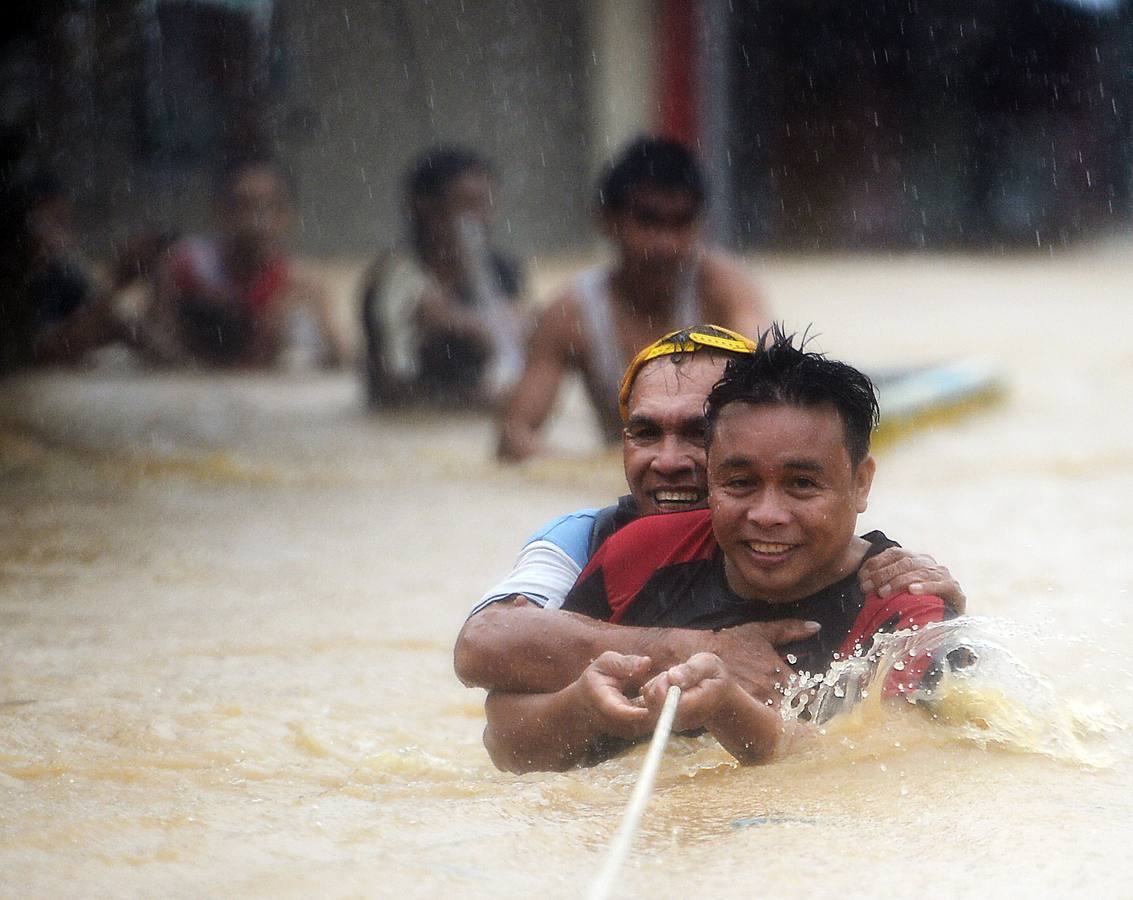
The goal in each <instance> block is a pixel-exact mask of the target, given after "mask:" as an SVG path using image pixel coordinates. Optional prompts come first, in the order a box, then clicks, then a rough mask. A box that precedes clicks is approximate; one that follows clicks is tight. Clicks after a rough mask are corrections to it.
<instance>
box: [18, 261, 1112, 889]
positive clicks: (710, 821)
mask: <svg viewBox="0 0 1133 900" xmlns="http://www.w3.org/2000/svg"><path fill="white" fill-rule="evenodd" d="M753 265H754V266H755V269H756V271H757V272H758V274H759V275H760V277H761V278H762V280H763V282H764V284H765V286H766V289H767V293H768V295H769V296H770V298H771V300H772V302H773V304H774V307H775V309H776V312H777V314H778V316H779V317H781V318H783V319H785V320H786V321H787V323H788V324H789V325H791V326H794V327H798V328H801V327H803V326H805V325H807V324H808V323H810V322H813V323H814V324H815V330H816V331H817V332H819V333H820V337H819V339H818V345H819V346H820V347H821V348H822V349H825V350H827V351H829V352H831V353H832V354H833V355H835V356H838V357H841V358H846V359H849V360H850V361H852V362H855V363H858V364H862V365H864V366H867V367H868V366H885V365H900V364H907V363H915V362H921V361H930V360H935V359H944V358H949V357H954V356H959V355H965V356H968V355H977V356H986V357H989V358H991V359H993V360H995V361H996V362H997V363H998V364H999V366H1000V367H1001V369H1002V371H1003V372H1004V374H1005V376H1006V378H1007V380H1008V383H1009V387H1010V392H1009V394H1008V396H1007V397H1006V399H1005V400H1004V401H1003V402H1001V403H1000V404H999V405H997V406H995V407H993V408H990V409H987V410H984V411H979V412H976V413H975V414H972V415H969V416H967V417H965V418H963V419H960V420H957V421H954V422H951V423H949V424H947V425H946V426H944V427H941V428H938V429H935V430H931V431H920V432H916V433H914V434H912V435H910V436H909V437H907V438H906V439H905V440H903V441H901V442H898V443H895V444H893V445H891V446H889V447H887V448H885V449H884V450H883V451H882V453H881V454H880V458H879V469H878V477H877V480H876V482H875V487H874V493H873V497H872V501H871V507H870V510H869V512H868V513H867V514H866V515H865V516H864V517H863V519H862V521H861V523H860V524H861V527H862V530H865V529H867V528H871V527H883V528H884V529H885V530H886V531H887V532H888V533H889V534H890V535H892V536H893V537H895V538H897V539H898V540H900V541H902V542H903V543H904V544H905V545H907V546H910V547H913V548H917V549H924V550H926V551H930V552H932V553H933V554H935V555H936V556H937V557H938V558H939V559H940V560H942V561H945V562H946V563H947V564H948V565H949V566H950V567H951V568H952V570H953V572H954V573H955V574H956V575H957V577H958V578H959V579H960V580H961V581H962V583H963V585H964V587H965V588H966V590H967V592H968V596H969V603H970V612H971V613H973V614H974V615H976V616H977V617H987V618H989V619H991V620H993V623H994V627H995V628H996V629H998V632H997V633H999V634H1001V635H1005V637H1004V638H1003V643H1004V645H1005V646H1008V647H1009V648H1010V651H1011V653H1012V654H1014V657H1013V658H1015V659H1017V661H1018V663H1019V665H1021V666H1024V667H1025V668H1026V671H1027V672H1028V673H1030V675H1031V676H1033V677H1034V678H1036V679H1041V683H1042V684H1043V685H1044V686H1045V687H1044V690H1045V691H1047V692H1048V693H1047V694H1044V696H1045V697H1047V700H1048V701H1049V698H1050V697H1051V696H1053V697H1055V698H1056V703H1055V705H1054V707H1053V708H1052V707H1051V706H1050V704H1049V702H1048V703H1047V705H1046V706H1044V707H1041V708H1035V709H1031V710H1029V711H1027V710H1026V709H1024V710H1023V712H1022V713H1020V710H1019V709H1018V708H1015V709H1014V713H1012V715H1010V716H1009V715H1007V714H1003V715H1002V716H1000V714H999V713H996V712H994V711H993V712H991V713H987V711H986V710H987V704H986V703H985V705H984V707H983V709H984V712H983V713H981V714H980V715H981V716H982V720H986V719H988V718H990V719H991V720H992V721H991V723H990V725H988V724H987V722H986V721H984V724H983V726H980V727H973V726H972V722H971V717H969V721H967V723H966V724H964V722H961V724H958V725H957V724H946V723H942V722H936V723H933V722H931V721H929V720H927V719H926V718H925V717H923V716H921V715H918V714H917V713H912V714H909V715H898V714H889V715H885V716H882V717H880V718H879V717H877V716H865V717H862V716H851V717H849V718H847V719H845V720H844V721H842V722H840V723H837V724H836V726H835V727H831V728H830V729H829V731H828V733H827V734H826V735H824V736H821V737H820V738H819V739H818V740H817V741H816V742H815V743H814V744H813V745H810V746H807V747H804V748H802V749H800V750H798V751H796V752H795V753H794V754H792V755H789V756H786V757H784V758H782V759H780V760H779V761H777V762H775V763H773V764H771V765H769V766H766V767H761V768H753V769H739V768H735V767H733V766H732V765H731V764H730V762H729V758H728V757H727V756H726V755H725V754H723V753H722V752H721V751H720V750H719V748H718V747H716V746H714V745H713V744H712V742H711V741H710V740H709V739H699V740H692V739H686V738H676V739H674V741H673V742H672V744H671V745H670V749H669V752H668V753H667V755H666V758H665V760H664V763H663V765H662V768H661V772H660V775H659V779H658V784H657V788H656V791H655V794H654V798H653V801H652V804H651V805H650V807H649V809H648V811H647V813H646V817H645V821H644V824H643V826H642V830H641V832H640V833H639V835H638V838H637V841H636V842H635V844H634V849H633V852H632V854H631V857H630V861H629V863H628V865H627V866H626V868H625V870H624V871H623V873H622V880H621V884H620V887H619V889H618V891H619V895H620V896H627V897H645V896H650V897H685V896H689V895H695V896H700V897H737V898H740V897H743V898H746V897H753V896H767V897H838V898H844V897H855V896H867V895H869V896H889V897H908V896H916V897H919V898H926V897H942V898H943V897H947V898H956V897H959V896H973V895H974V896H996V897H1067V896H1102V897H1117V896H1130V891H1131V890H1133V888H1131V887H1130V885H1131V884H1133V877H1131V876H1133V862H1131V856H1130V853H1129V851H1128V843H1129V840H1130V837H1131V835H1130V823H1131V822H1133V777H1131V775H1133V764H1131V762H1130V749H1131V739H1130V736H1129V733H1128V731H1127V730H1126V723H1128V722H1130V721H1133V679H1131V678H1130V673H1129V664H1128V659H1129V656H1130V653H1131V651H1133V625H1131V622H1133V615H1131V612H1130V604H1131V602H1133V597H1131V594H1130V591H1131V588H1133V574H1131V567H1130V562H1129V560H1130V545H1131V540H1133V511H1131V499H1133V415H1131V412H1133V407H1131V400H1130V397H1131V396H1133V339H1131V337H1130V325H1131V323H1133V318H1131V316H1130V310H1129V285H1130V284H1131V283H1133V253H1131V252H1130V251H1129V250H1127V249H1126V248H1125V247H1123V246H1110V247H1102V248H1095V249H1091V250H1088V251H1083V252H1080V253H1077V254H1072V255H1071V254H1067V255H1062V256H1060V257H1058V258H1054V259H1046V258H1041V257H1027V258H1008V259H1002V258H992V257H989V258H979V259H973V258H968V257H954V258H953V257H933V256H912V257H907V258H900V257H899V258H895V259H887V258H876V259H871V258H844V259H843V258H820V259H815V258H771V259H765V260H761V261H757V262H755V263H754V264H753ZM336 271H340V275H341V277H343V278H346V277H349V274H350V272H351V271H352V270H350V269H349V268H343V267H340V269H339V270H336ZM342 272H345V273H346V274H344V275H343V274H342ZM560 274H561V273H555V272H552V273H546V272H545V273H543V276H542V282H543V284H542V286H543V287H544V288H546V287H547V286H549V285H550V284H551V283H552V282H553V281H555V280H556V279H557V278H558V276H559V275H560ZM0 422H2V423H3V425H4V429H3V431H2V432H0V895H3V896H5V897H29V896H31V897H64V896H74V897H77V896H115V897H157V896H174V897H178V896H184V897H189V896H209V895H211V896H246V897H277V896H330V897H369V896H373V897H386V896H389V897H450V898H455V897H492V898H500V897H532V896H538V897H564V898H565V897H576V896H579V895H580V894H582V893H583V892H584V891H585V888H586V886H587V885H588V883H589V880H590V879H591V878H592V877H593V875H594V874H595V873H596V871H597V870H598V868H599V866H600V863H601V861H602V858H603V854H604V851H605V849H606V847H607V845H608V842H609V840H610V838H611V836H612V834H613V832H614V830H615V828H616V826H617V821H618V818H619V816H620V814H621V810H622V809H623V807H624V805H625V803H626V801H627V799H628V797H629V794H630V791H631V789H632V785H633V781H634V777H635V775H636V772H637V769H638V766H639V765H640V762H641V758H642V753H641V752H640V751H639V752H636V753H631V754H629V755H627V756H625V757H622V758H619V759H617V760H614V761H611V762H609V763H607V764H605V765H602V766H599V767H597V768H594V769H589V770H579V771H572V772H569V773H566V774H561V775H558V774H545V775H528V776H522V777H518V776H513V775H507V774H503V773H500V772H497V771H495V769H494V768H493V767H492V766H491V764H490V763H489V761H488V758H487V756H486V755H485V753H484V751H483V749H482V747H481V744H480V730H481V728H482V726H483V717H482V712H481V704H482V699H483V696H482V693H481V692H479V691H473V690H466V689H465V688H463V687H462V686H461V685H460V684H459V683H458V682H457V681H456V679H455V677H454V676H453V674H452V662H451V645H452V642H453V639H454V637H455V636H456V633H457V630H458V628H459V627H460V624H461V621H462V619H463V616H464V614H465V612H466V610H467V609H468V607H469V606H470V604H471V603H472V602H473V601H474V599H475V598H476V597H477V596H478V595H479V593H480V592H481V590H483V588H484V587H485V586H486V585H487V584H489V583H491V582H492V581H493V579H495V578H496V577H497V576H498V575H500V574H501V573H502V572H503V571H504V570H505V569H506V568H507V567H508V566H509V565H510V563H511V561H512V558H513V556H514V553H515V551H516V550H517V549H518V547H519V545H520V544H521V543H522V541H523V539H524V537H525V536H526V535H527V534H528V533H529V532H530V531H531V530H533V529H534V527H535V526H537V525H538V524H540V523H541V522H542V521H544V520H545V519H547V518H549V517H551V516H553V515H555V514H558V513H560V512H565V511H568V510H571V509H574V508H577V507H579V506H585V505H602V504H604V503H605V502H608V501H609V500H610V499H611V498H613V497H614V496H616V495H617V494H618V493H619V490H620V487H621V481H622V479H621V473H620V470H619V464H618V460H617V459H616V458H615V457H613V456H611V455H609V454H606V453H603V452H601V451H600V450H599V449H598V448H597V446H596V444H595V443H593V440H592V438H591V437H590V427H589V424H590V423H589V420H588V418H587V412H586V410H585V409H584V407H583V404H582V402H581V400H580V395H579V392H578V391H577V389H575V390H574V391H573V392H572V393H571V394H570V396H568V398H567V400H566V402H565V403H564V404H563V407H562V408H561V409H560V411H559V413H558V418H557V420H556V423H555V426H554V428H553V429H552V433H551V436H550V442H551V444H552V446H553V447H554V448H555V449H556V450H557V454H556V455H555V456H554V457H551V458H547V459H545V460H542V461H537V462H535V463H532V464H530V465H527V466H523V467H519V468H500V467H498V466H496V465H495V464H494V462H492V459H491V445H492V435H491V427H490V423H488V422H487V421H486V420H484V419H483V418H480V417H478V416H476V415H473V414H464V413H462V414H458V415H450V416H447V417H446V418H444V419H437V418H430V417H427V416H424V415H416V414H399V415H377V416H375V415H368V414H366V413H365V412H364V411H363V409H362V403H361V392H360V388H359V386H358V383H357V382H356V380H355V378H354V377H353V376H350V375H336V376H316V377H312V378H307V379H304V378H300V377H298V376H295V375H278V376H265V377H254V378H237V377H218V378H206V377H202V376H197V375H153V376H151V375H144V374H139V373H135V372H131V371H128V370H122V369H117V368H109V369H102V370H96V371H91V372H86V373H81V374H80V373H45V374H41V375H36V376H34V377H25V378H21V379H18V380H13V381H9V382H8V383H6V384H4V385H2V386H0ZM976 627H979V625H978V623H977V626H976ZM985 700H986V698H985ZM1024 706H1025V704H1024ZM964 715H965V714H963V713H961V715H960V719H961V720H962V719H963V718H964ZM997 716H1000V718H997ZM976 718H977V719H979V718H980V717H979V716H977V717H976ZM982 720H981V721H982ZM1056 732H1057V733H1056ZM1052 734H1054V736H1055V737H1056V738H1059V739H1058V740H1053V739H1052V738H1051V735H1052Z"/></svg>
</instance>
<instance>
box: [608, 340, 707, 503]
mask: <svg viewBox="0 0 1133 900" xmlns="http://www.w3.org/2000/svg"><path fill="white" fill-rule="evenodd" d="M723 373H724V360H723V359H722V358H721V357H720V356H718V355H714V354H712V353H709V352H707V351H700V352H697V353H693V354H679V355H672V356H660V357H658V358H657V359H655V360H653V361H652V362H649V363H647V364H646V365H645V366H644V367H643V368H642V370H641V371H640V372H639V373H638V375H637V378H636V379H634V382H633V390H632V391H631V392H630V395H629V419H628V421H627V423H626V427H625V431H624V434H623V438H622V457H623V460H624V462H625V472H626V481H627V482H628V483H629V489H630V493H632V494H633V496H634V499H635V500H636V501H637V505H638V508H639V509H640V510H641V513H642V515H647V516H648V515H653V514H654V513H663V512H679V511H681V510H686V509H696V508H698V507H702V506H704V503H705V500H706V498H707V483H706V480H705V465H706V460H705V442H704V399H705V398H706V397H707V396H708V392H709V390H711V388H712V385H714V384H715V383H716V382H717V381H718V380H719V378H720V376H721V375H723Z"/></svg>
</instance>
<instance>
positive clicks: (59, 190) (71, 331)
mask: <svg viewBox="0 0 1133 900" xmlns="http://www.w3.org/2000/svg"><path fill="white" fill-rule="evenodd" d="M20 193H21V194H22V195H23V197H22V200H23V210H24V215H23V243H24V246H23V250H24V253H25V254H26V255H25V257H24V259H25V269H24V272H23V277H22V285H21V290H22V293H23V297H24V300H23V302H24V303H25V304H26V305H27V308H28V311H29V317H30V320H31V322H32V323H33V325H32V328H33V333H32V343H31V361H32V362H36V363H74V362H78V361H79V360H81V359H82V358H83V357H84V356H85V355H86V354H87V353H88V352H89V351H91V350H94V349H96V348H98V347H102V346H105V345H106V344H110V343H113V342H115V341H118V340H128V338H129V335H128V333H127V331H126V329H125V327H124V325H123V323H122V322H121V321H120V320H119V319H118V318H117V316H116V315H115V313H114V309H113V304H112V299H111V297H112V285H111V281H110V279H109V278H108V277H107V275H106V273H104V272H101V271H100V270H99V269H98V268H97V267H96V266H95V265H94V264H93V263H92V262H91V261H90V260H88V259H87V258H86V257H85V256H84V255H83V253H82V252H81V251H80V249H79V245H78V239H77V238H76V236H75V231H74V226H73V214H74V204H73V202H72V200H71V196H70V194H69V193H68V191H67V190H66V188H65V187H64V185H63V183H62V182H61V181H60V180H59V179H58V178H56V177H55V176H54V175H52V174H50V173H48V172H40V173H38V174H36V175H35V176H33V177H32V178H31V179H30V180H29V181H28V183H27V184H26V185H24V186H23V187H22V190H21V191H20Z"/></svg>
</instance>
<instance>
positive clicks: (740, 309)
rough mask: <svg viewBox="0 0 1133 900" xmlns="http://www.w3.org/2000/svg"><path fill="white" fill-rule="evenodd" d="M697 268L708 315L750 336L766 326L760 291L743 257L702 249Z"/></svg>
mask: <svg viewBox="0 0 1133 900" xmlns="http://www.w3.org/2000/svg"><path fill="white" fill-rule="evenodd" d="M700 271H701V276H700V277H701V292H702V293H701V297H702V298H703V303H704V311H705V313H706V315H707V316H708V317H709V318H710V319H712V320H713V321H715V322H716V323H717V324H719V325H724V326H727V327H728V328H734V329H736V330H737V331H740V332H742V333H743V334H746V335H747V336H748V337H752V338H754V337H755V336H756V333H757V332H758V331H759V330H760V329H762V328H764V327H766V324H767V319H768V315H767V304H766V302H765V300H764V297H763V291H762V290H760V288H759V285H758V283H757V282H756V280H755V277H754V275H753V274H752V271H751V268H750V267H749V266H748V264H747V263H746V262H744V260H742V259H740V258H739V257H737V256H734V255H732V254H730V253H726V252H724V251H723V250H718V249H715V248H712V249H705V250H704V252H703V254H702V256H701V258H700Z"/></svg>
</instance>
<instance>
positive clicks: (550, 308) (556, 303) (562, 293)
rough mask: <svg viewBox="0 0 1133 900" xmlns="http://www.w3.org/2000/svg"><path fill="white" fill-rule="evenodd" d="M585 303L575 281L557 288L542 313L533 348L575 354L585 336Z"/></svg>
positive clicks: (537, 325)
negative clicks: (582, 337) (583, 327)
mask: <svg viewBox="0 0 1133 900" xmlns="http://www.w3.org/2000/svg"><path fill="white" fill-rule="evenodd" d="M581 304H582V301H581V298H580V297H579V294H578V290H577V288H576V287H575V285H574V283H573V282H571V283H568V284H566V285H564V286H562V287H560V288H559V289H558V290H557V291H555V293H554V294H552V295H551V298H550V299H549V300H548V301H547V302H546V304H544V306H543V308H542V310H541V311H540V313H539V318H538V321H537V323H536V334H535V340H534V341H533V345H532V349H533V350H538V349H540V348H543V349H551V348H554V349H555V350H556V351H558V352H559V353H560V354H563V353H565V354H569V355H574V352H575V350H576V347H575V345H576V344H577V342H578V340H579V338H580V337H581V335H582V309H581Z"/></svg>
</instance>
